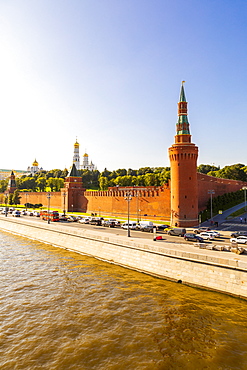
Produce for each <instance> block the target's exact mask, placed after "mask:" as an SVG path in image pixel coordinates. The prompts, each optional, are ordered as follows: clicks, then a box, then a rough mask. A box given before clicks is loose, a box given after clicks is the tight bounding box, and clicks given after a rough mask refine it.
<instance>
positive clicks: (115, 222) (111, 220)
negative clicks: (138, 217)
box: [108, 218, 121, 226]
mask: <svg viewBox="0 0 247 370" xmlns="http://www.w3.org/2000/svg"><path fill="white" fill-rule="evenodd" d="M108 221H110V222H114V224H115V226H120V225H121V224H120V221H119V220H116V219H115V218H109V220H108Z"/></svg>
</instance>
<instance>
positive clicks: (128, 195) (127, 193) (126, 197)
mask: <svg viewBox="0 0 247 370" xmlns="http://www.w3.org/2000/svg"><path fill="white" fill-rule="evenodd" d="M124 199H125V200H127V202H128V234H127V236H128V237H130V201H131V199H132V196H131V192H130V191H128V192H126V193H125V198H124Z"/></svg>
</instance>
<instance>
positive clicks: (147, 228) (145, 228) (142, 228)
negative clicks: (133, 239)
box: [138, 225, 154, 233]
mask: <svg viewBox="0 0 247 370" xmlns="http://www.w3.org/2000/svg"><path fill="white" fill-rule="evenodd" d="M138 229H139V230H140V231H146V232H148V233H152V232H153V230H154V227H153V225H140V226H139V228H138Z"/></svg>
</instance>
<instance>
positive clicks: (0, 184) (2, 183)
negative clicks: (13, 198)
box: [0, 179, 8, 193]
mask: <svg viewBox="0 0 247 370" xmlns="http://www.w3.org/2000/svg"><path fill="white" fill-rule="evenodd" d="M7 186H8V180H7V179H6V180H0V193H4V192H5V190H7Z"/></svg>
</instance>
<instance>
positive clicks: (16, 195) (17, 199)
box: [12, 189, 21, 205]
mask: <svg viewBox="0 0 247 370" xmlns="http://www.w3.org/2000/svg"><path fill="white" fill-rule="evenodd" d="M19 194H20V193H19V191H18V190H17V189H16V190H15V191H14V193H13V197H12V201H13V204H15V205H17V204H20V199H21V197H20V195H19Z"/></svg>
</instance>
